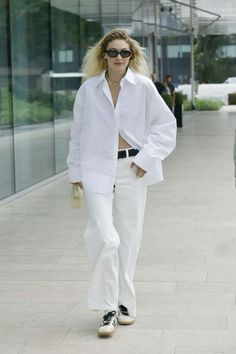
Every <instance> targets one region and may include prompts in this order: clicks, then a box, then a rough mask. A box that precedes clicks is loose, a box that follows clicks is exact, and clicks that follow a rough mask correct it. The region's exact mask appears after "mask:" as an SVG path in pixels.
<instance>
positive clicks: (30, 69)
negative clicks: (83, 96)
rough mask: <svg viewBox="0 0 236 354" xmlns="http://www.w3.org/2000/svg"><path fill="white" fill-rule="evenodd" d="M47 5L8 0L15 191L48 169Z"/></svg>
mask: <svg viewBox="0 0 236 354" xmlns="http://www.w3.org/2000/svg"><path fill="white" fill-rule="evenodd" d="M49 14H50V7H49V3H48V2H47V1H39V0H30V1H29V0H12V1H11V43H12V79H13V81H12V82H13V83H12V86H13V97H12V101H13V116H14V134H15V136H14V141H15V173H16V177H15V178H16V191H19V190H22V189H24V188H26V187H29V186H31V185H33V184H35V183H37V182H39V181H41V180H43V179H45V178H47V177H49V176H52V175H53V174H54V131H53V113H52V92H51V87H50V81H49V76H48V72H49V70H50V66H51V48H50V31H49V29H50V26H49V23H50V22H49V20H50V18H49Z"/></svg>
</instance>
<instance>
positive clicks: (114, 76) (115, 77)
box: [107, 70, 126, 84]
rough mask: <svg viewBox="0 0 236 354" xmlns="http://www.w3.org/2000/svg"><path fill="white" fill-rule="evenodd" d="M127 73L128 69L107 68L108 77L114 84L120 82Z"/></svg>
mask: <svg viewBox="0 0 236 354" xmlns="http://www.w3.org/2000/svg"><path fill="white" fill-rule="evenodd" d="M125 74H126V70H125V71H123V72H116V71H111V70H107V76H108V79H109V81H110V82H111V83H112V84H119V83H120V81H121V79H122V78H123V77H124V76H125Z"/></svg>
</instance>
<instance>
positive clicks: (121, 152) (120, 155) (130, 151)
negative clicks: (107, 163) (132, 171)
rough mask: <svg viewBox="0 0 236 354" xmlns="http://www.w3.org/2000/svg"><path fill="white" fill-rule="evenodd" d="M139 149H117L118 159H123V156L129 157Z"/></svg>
mask: <svg viewBox="0 0 236 354" xmlns="http://www.w3.org/2000/svg"><path fill="white" fill-rule="evenodd" d="M138 152H139V151H138V150H137V149H125V150H119V151H118V159H123V158H124V157H131V156H135V155H137V153H138Z"/></svg>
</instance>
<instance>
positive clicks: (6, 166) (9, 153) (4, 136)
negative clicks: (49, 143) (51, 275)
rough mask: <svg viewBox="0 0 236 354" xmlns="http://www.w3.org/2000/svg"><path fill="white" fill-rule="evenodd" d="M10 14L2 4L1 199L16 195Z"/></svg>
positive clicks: (0, 42) (0, 72) (0, 22)
mask: <svg viewBox="0 0 236 354" xmlns="http://www.w3.org/2000/svg"><path fill="white" fill-rule="evenodd" d="M8 15H9V12H8V11H7V2H6V1H5V0H4V1H1V2H0V24H1V30H0V53H1V55H0V171H1V172H0V199H2V198H5V197H7V196H9V195H11V194H13V193H14V169H13V135H12V133H13V129H12V112H11V110H12V104H11V96H10V87H11V86H10V85H11V75H10V74H11V68H10V63H9V62H10V60H9V58H10V48H9V21H8V20H9V16H8Z"/></svg>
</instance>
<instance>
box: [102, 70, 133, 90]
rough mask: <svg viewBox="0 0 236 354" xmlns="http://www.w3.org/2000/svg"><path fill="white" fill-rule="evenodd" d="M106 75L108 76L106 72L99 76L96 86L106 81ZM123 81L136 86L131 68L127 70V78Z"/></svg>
mask: <svg viewBox="0 0 236 354" xmlns="http://www.w3.org/2000/svg"><path fill="white" fill-rule="evenodd" d="M105 74H106V70H104V71H103V72H102V73H101V74H100V75H98V76H97V82H96V86H97V85H98V84H99V83H100V82H102V81H104V80H106V77H105ZM123 80H127V81H129V82H130V83H131V84H133V85H134V84H135V80H134V72H133V71H132V70H131V69H130V68H128V69H127V72H126V74H125V76H124V77H123V78H122V80H121V81H123Z"/></svg>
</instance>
